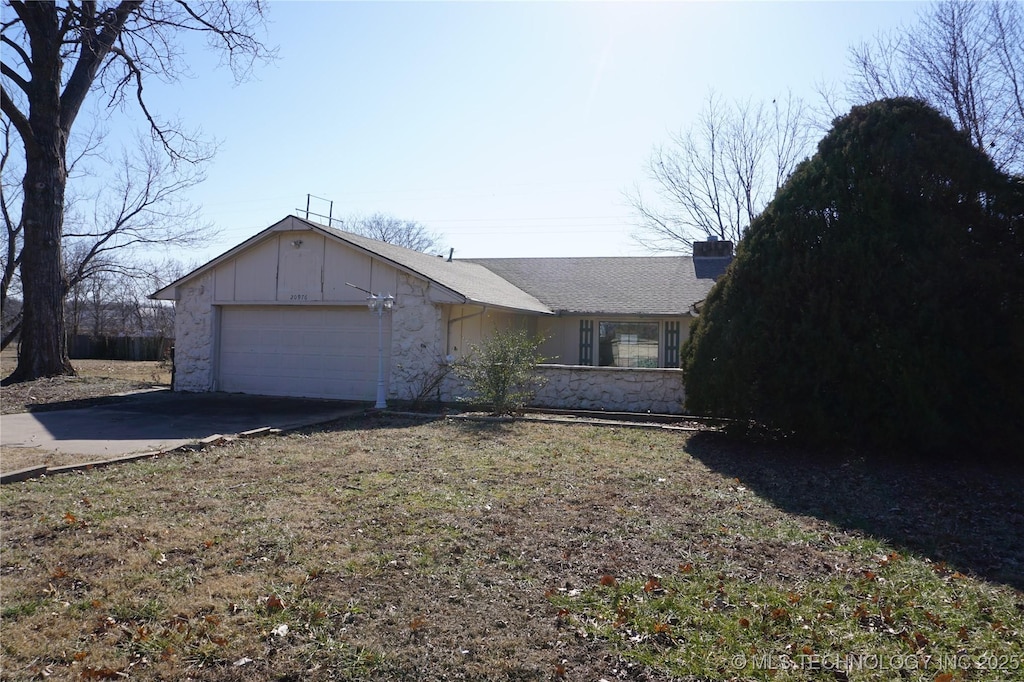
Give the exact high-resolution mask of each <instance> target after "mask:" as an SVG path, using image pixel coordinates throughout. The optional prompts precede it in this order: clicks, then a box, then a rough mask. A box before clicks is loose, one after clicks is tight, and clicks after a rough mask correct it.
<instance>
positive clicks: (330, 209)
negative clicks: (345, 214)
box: [295, 194, 345, 227]
mask: <svg viewBox="0 0 1024 682" xmlns="http://www.w3.org/2000/svg"><path fill="white" fill-rule="evenodd" d="M313 199H317V200H319V201H326V202H327V204H328V206H327V215H324V214H322V213H314V212H313V211H311V210H310V204H311V201H312V200H313ZM321 210H323V209H321ZM295 212H296V213H302V212H303V211H302V209H301V208H297V209H295ZM305 214H306V220H309V216H313V217H314V218H326V219H327V227H334V200H333V199H324V198H323V197H318V196H316V195H315V194H307V195H306V210H305ZM338 223H339V224H341V225H344V224H345V221H344V220H342V219H341V218H338Z"/></svg>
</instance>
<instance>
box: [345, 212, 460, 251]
mask: <svg viewBox="0 0 1024 682" xmlns="http://www.w3.org/2000/svg"><path fill="white" fill-rule="evenodd" d="M344 226H345V229H346V230H348V231H349V232H355V233H356V234H361V235H363V236H364V237H369V238H370V239H376V240H378V241H382V242H387V243H388V244H395V245H396V246H404V247H405V248H407V249H413V250H415V251H424V252H426V251H431V250H434V249H436V248H437V247H438V242H439V241H440V239H441V236H440V235H438V234H437V233H434V232H431V231H430V230H429V229H427V227H426V226H424V225H422V224H420V223H418V222H416V221H415V220H402V219H400V218H395V217H394V216H390V215H386V214H384V213H374V214H373V215H369V216H352V217H350V218H349V219H348V220H346V221H344Z"/></svg>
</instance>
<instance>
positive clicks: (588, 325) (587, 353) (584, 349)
mask: <svg viewBox="0 0 1024 682" xmlns="http://www.w3.org/2000/svg"><path fill="white" fill-rule="evenodd" d="M580 364H581V365H593V364H594V321H593V320H580Z"/></svg>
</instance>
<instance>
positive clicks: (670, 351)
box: [665, 322, 679, 367]
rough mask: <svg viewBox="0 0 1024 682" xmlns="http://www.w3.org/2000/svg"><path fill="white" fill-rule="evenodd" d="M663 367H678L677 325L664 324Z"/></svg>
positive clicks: (675, 323)
mask: <svg viewBox="0 0 1024 682" xmlns="http://www.w3.org/2000/svg"><path fill="white" fill-rule="evenodd" d="M665 366H666V367H678V366H679V323H678V322H666V323H665Z"/></svg>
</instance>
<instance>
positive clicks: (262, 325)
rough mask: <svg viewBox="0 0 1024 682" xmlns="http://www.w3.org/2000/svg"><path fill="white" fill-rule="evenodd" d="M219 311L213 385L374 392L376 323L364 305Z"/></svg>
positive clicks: (366, 396) (350, 394) (268, 391)
mask: <svg viewBox="0 0 1024 682" xmlns="http://www.w3.org/2000/svg"><path fill="white" fill-rule="evenodd" d="M219 317H220V323H219V324H220V333H219V343H218V346H219V348H218V352H217V376H218V381H217V389H218V390H221V391H227V392H237V393H254V394H261V395H280V396H304V397H313V398H331V399H336V400H373V399H374V397H375V395H376V391H377V335H378V331H377V330H378V327H377V317H376V315H373V314H372V313H370V312H369V311H367V309H366V307H365V306H360V307H353V306H344V307H343V306H324V305H313V306H287V305H243V306H220V315H219ZM384 322H385V325H384V327H385V328H384V343H385V346H384V347H385V348H389V347H390V324H388V323H389V322H390V318H385V320H384Z"/></svg>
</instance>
